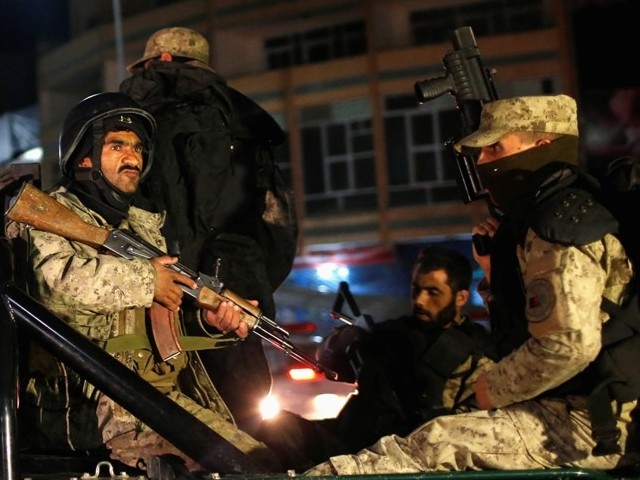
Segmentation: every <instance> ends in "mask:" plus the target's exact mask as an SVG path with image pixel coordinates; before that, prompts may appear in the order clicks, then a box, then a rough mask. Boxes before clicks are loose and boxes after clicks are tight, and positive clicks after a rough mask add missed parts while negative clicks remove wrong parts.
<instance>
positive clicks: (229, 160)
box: [120, 26, 297, 434]
mask: <svg viewBox="0 0 640 480" xmlns="http://www.w3.org/2000/svg"><path fill="white" fill-rule="evenodd" d="M128 70H129V72H130V73H131V76H130V77H129V78H127V79H125V80H124V81H123V82H122V84H121V85H120V91H121V92H123V93H126V94H128V95H130V96H131V97H133V98H134V99H136V100H137V101H138V102H139V103H140V104H141V105H142V106H143V107H144V108H145V109H146V110H147V111H149V112H150V113H151V114H152V115H153V117H154V118H155V120H156V123H157V124H158V134H157V135H156V143H155V151H156V157H155V158H156V161H155V162H154V164H153V166H152V168H151V169H150V171H149V175H148V176H147V177H146V179H145V181H144V182H142V183H141V185H140V190H139V195H138V196H137V198H136V203H137V204H139V205H141V206H144V207H146V208H147V209H150V210H155V211H160V210H166V212H167V221H166V224H165V227H164V229H163V233H164V235H165V237H166V238H167V242H168V245H169V247H170V248H171V250H172V251H173V253H175V254H179V256H180V259H181V262H182V263H183V264H185V265H187V266H189V267H190V268H192V269H193V270H196V271H201V272H204V273H206V274H216V273H217V274H218V275H219V277H220V279H221V280H222V281H223V282H224V283H225V285H226V286H227V287H229V288H230V289H232V290H233V291H234V292H236V293H237V294H239V295H241V296H243V297H245V298H249V299H256V300H258V302H259V305H260V308H261V310H262V311H263V312H264V314H265V315H266V316H267V317H269V318H272V319H275V305H274V300H273V292H274V291H275V290H276V289H277V288H278V286H279V285H280V283H281V282H282V281H283V280H284V279H285V278H286V277H287V275H288V274H289V272H290V270H291V267H292V266H293V259H294V257H295V252H296V243H297V226H296V220H295V216H294V215H293V205H292V202H291V201H290V188H289V186H288V185H287V184H286V182H285V181H284V179H283V177H282V174H281V172H280V170H279V168H278V166H277V164H276V162H275V155H276V153H277V152H276V150H275V149H276V147H279V146H281V147H284V144H283V141H284V138H285V137H284V132H283V131H282V129H281V128H280V126H279V125H278V124H277V123H276V122H275V120H274V119H273V118H272V117H271V116H270V115H269V114H268V113H267V112H266V111H264V110H263V109H262V108H261V107H259V106H258V105H257V104H256V103H255V102H253V101H252V100H250V99H249V98H247V97H246V96H245V95H243V94H241V93H240V92H238V91H237V90H235V89H233V88H231V87H230V86H228V85H227V84H226V81H225V80H224V78H222V77H221V76H220V75H219V74H217V73H216V72H215V71H214V69H213V68H211V66H210V48H209V42H208V41H207V39H206V38H205V36H204V35H202V34H201V33H199V32H197V31H195V30H193V29H190V28H185V27H178V26H175V27H168V28H162V29H160V30H158V31H156V32H155V33H153V34H152V35H151V36H150V37H149V39H148V41H147V43H146V46H145V49H144V53H143V54H142V56H141V57H140V58H138V59H137V60H135V61H134V62H133V63H132V64H131V65H129V66H128ZM218 260H219V262H218ZM218 263H219V266H217V265H218ZM185 313H186V314H187V315H191V314H192V313H193V312H185ZM224 350H227V352H222V349H219V350H212V351H208V352H205V353H204V354H203V361H204V363H205V365H206V367H207V370H208V371H209V373H210V374H211V376H212V378H213V379H214V381H215V384H216V388H217V389H218V391H219V392H220V394H221V395H222V397H223V398H224V400H225V402H226V403H227V405H228V406H229V408H230V410H231V412H232V413H233V416H234V419H235V420H236V422H237V423H238V425H239V426H240V427H241V428H242V429H244V430H245V431H247V432H249V433H252V434H253V433H255V432H256V428H258V426H259V423H260V421H261V418H260V414H259V409H258V407H259V404H260V401H261V400H262V399H263V397H266V396H267V395H268V393H269V391H270V388H271V373H270V371H269V366H268V364H267V360H266V356H265V354H264V352H263V349H262V343H261V341H260V338H259V337H257V336H254V335H252V336H250V337H249V338H248V339H247V340H246V341H245V342H243V343H242V345H239V346H237V347H235V348H233V349H224Z"/></svg>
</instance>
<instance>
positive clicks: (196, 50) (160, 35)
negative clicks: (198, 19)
mask: <svg viewBox="0 0 640 480" xmlns="http://www.w3.org/2000/svg"><path fill="white" fill-rule="evenodd" d="M162 52H169V53H170V54H171V55H172V56H174V57H183V58H189V59H191V60H197V61H198V62H201V63H202V65H200V66H202V67H203V68H207V69H209V70H211V67H209V42H207V39H206V38H205V37H204V36H203V35H201V34H200V33H198V32H196V31H195V30H191V29H190V28H184V27H169V28H163V29H160V30H158V31H156V32H155V33H153V34H152V35H151V36H150V37H149V39H148V40H147V44H146V46H145V48H144V54H143V55H142V57H141V58H139V59H138V60H136V61H135V62H133V63H132V64H131V65H129V66H127V71H129V72H131V70H132V69H133V68H135V67H138V66H141V65H142V64H143V63H144V62H146V61H147V60H150V59H152V58H156V57H159V56H160V55H161V54H162Z"/></svg>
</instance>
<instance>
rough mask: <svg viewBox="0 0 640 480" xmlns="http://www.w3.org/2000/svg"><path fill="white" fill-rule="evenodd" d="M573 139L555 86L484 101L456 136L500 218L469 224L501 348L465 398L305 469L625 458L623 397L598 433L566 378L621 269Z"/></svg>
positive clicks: (602, 316)
mask: <svg viewBox="0 0 640 480" xmlns="http://www.w3.org/2000/svg"><path fill="white" fill-rule="evenodd" d="M577 147H578V119H577V107H576V103H575V101H574V100H573V99H572V98H570V97H568V96H565V95H558V96H532V97H516V98H510V99H505V100H496V101H493V102H489V103H486V104H485V105H484V107H483V110H482V114H481V121H480V126H479V128H478V130H477V131H475V132H473V133H472V134H470V135H469V136H467V137H465V138H463V139H462V140H460V141H459V142H458V144H457V145H456V148H458V149H460V150H461V149H471V152H474V153H477V154H478V155H479V156H478V157H477V171H478V175H479V177H480V179H481V181H482V183H483V185H484V186H485V188H486V189H487V190H488V191H489V194H490V197H491V202H492V204H493V205H494V206H495V209H496V212H498V213H499V214H500V217H501V218H499V219H495V218H492V219H491V220H490V221H487V222H483V223H482V224H481V225H478V226H476V227H474V228H473V232H474V233H475V234H482V235H488V236H490V237H491V250H490V252H491V254H490V256H489V257H482V256H479V255H478V252H475V253H474V254H475V256H476V258H477V259H478V260H479V261H480V262H481V265H482V266H483V269H484V272H485V275H486V277H485V279H484V280H483V282H482V288H483V290H482V293H483V294H484V295H485V297H484V298H485V300H486V302H487V305H488V307H489V312H490V315H491V326H492V334H493V336H494V343H495V347H496V348H497V350H498V352H499V354H500V360H499V361H498V362H497V363H496V364H495V365H494V366H493V367H492V368H491V369H490V370H488V371H487V372H486V373H485V374H483V375H481V376H480V377H479V378H478V380H477V382H476V385H475V398H476V402H477V405H478V410H477V411H473V412H470V413H462V414H458V415H451V416H443V417H439V418H436V419H434V420H432V421H430V422H427V423H426V424H424V425H423V426H421V427H419V428H418V429H417V430H415V431H414V432H412V433H411V434H410V435H408V436H407V437H404V438H401V437H397V436H387V437H383V438H382V439H380V440H379V441H378V442H377V443H375V444H374V445H373V446H371V447H369V448H367V449H364V450H362V451H361V452H359V453H358V454H357V455H343V456H336V457H332V458H331V459H330V460H329V461H327V462H325V463H322V464H319V465H317V466H315V467H313V468H312V469H310V470H309V471H307V472H306V474H307V475H334V474H340V475H342V474H365V473H375V474H381V473H408V472H424V471H434V470H479V469H480V470H490V469H500V470H503V469H508V470H515V469H541V468H558V467H581V468H591V469H598V470H608V469H612V468H614V467H621V466H624V465H629V464H630V463H632V461H633V458H632V455H631V452H632V450H631V449H630V444H629V441H630V440H631V435H630V434H629V427H630V412H631V411H632V409H633V408H634V407H635V404H636V402H635V401H631V402H626V403H622V402H615V403H614V404H613V405H610V406H611V407H612V408H613V410H612V411H613V412H614V413H615V417H614V419H613V420H614V421H613V423H614V425H613V428H611V429H606V430H605V431H598V429H594V428H592V427H595V423H593V424H592V419H591V418H590V409H589V401H588V399H589V397H588V396H587V394H586V393H585V391H584V390H580V387H581V386H584V385H585V384H578V385H576V384H575V383H574V382H571V383H568V381H569V380H573V381H577V380H585V381H592V380H594V379H593V378H588V377H587V378H585V377H584V376H580V375H579V374H580V373H581V372H583V371H585V369H586V368H587V366H588V365H589V364H590V363H591V362H592V361H593V360H594V359H596V357H597V356H598V354H599V352H600V350H601V330H602V326H603V322H607V321H611V320H610V317H609V315H608V314H607V312H606V311H604V310H602V309H601V303H602V304H604V301H603V300H605V299H609V300H611V301H612V302H614V303H617V304H619V303H621V301H622V299H623V297H624V295H625V293H626V292H627V290H628V285H629V282H630V279H631V277H632V273H633V272H632V266H631V263H630V261H629V259H628V257H627V255H626V253H625V251H624V248H623V247H622V245H621V243H620V241H619V240H618V238H616V236H614V235H613V232H614V228H615V222H614V221H613V219H612V218H611V216H610V215H608V214H607V212H606V211H604V209H603V208H602V207H601V206H600V205H599V204H598V203H597V202H596V201H595V200H594V198H593V195H592V194H591V193H590V191H589V190H588V187H587V186H588V185H590V183H589V182H587V180H586V178H587V177H586V176H585V175H584V174H583V173H581V171H580V170H579V168H578V167H577V163H578V148H577ZM582 219H584V221H582ZM596 219H597V221H596ZM586 372H587V374H589V373H590V370H586ZM594 422H595V420H594ZM603 433H604V434H605V435H601V434H603ZM617 435H620V437H619V438H618V437H617Z"/></svg>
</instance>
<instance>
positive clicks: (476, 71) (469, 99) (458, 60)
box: [414, 27, 501, 254]
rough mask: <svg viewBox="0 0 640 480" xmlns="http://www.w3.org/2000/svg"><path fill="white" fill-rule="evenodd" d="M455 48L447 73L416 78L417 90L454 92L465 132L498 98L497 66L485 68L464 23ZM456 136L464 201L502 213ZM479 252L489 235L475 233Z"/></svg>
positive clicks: (431, 95) (429, 94) (455, 34)
mask: <svg viewBox="0 0 640 480" xmlns="http://www.w3.org/2000/svg"><path fill="white" fill-rule="evenodd" d="M451 43H452V45H453V50H452V51H450V52H448V53H447V54H446V55H445V56H444V57H443V58H442V64H443V65H444V69H445V75H443V76H442V77H437V78H432V79H428V80H422V81H419V82H416V83H415V85H414V90H415V94H416V98H417V100H418V102H420V103H424V102H427V101H429V100H433V99H435V98H437V97H439V96H441V95H443V94H445V93H450V94H451V95H452V96H453V98H454V99H455V102H456V107H457V108H458V111H459V112H460V115H461V117H462V136H465V135H468V134H470V133H472V132H473V131H475V130H477V129H478V126H479V125H480V113H481V112H482V105H483V104H484V103H485V102H491V101H493V100H497V99H498V93H497V90H496V87H495V83H494V81H493V73H494V71H493V70H490V69H488V68H485V67H484V65H483V64H482V59H481V58H480V50H479V49H478V45H477V44H476V39H475V36H474V35H473V30H472V29H471V27H460V28H457V29H455V30H453V31H452V32H451ZM454 144H455V140H454V139H449V140H447V142H445V146H446V148H447V150H448V151H449V152H450V155H451V156H453V157H454V160H455V162H456V166H457V168H458V184H459V185H460V186H461V188H462V190H463V198H462V201H463V202H464V203H469V202H472V201H475V200H487V202H486V203H487V206H488V208H489V211H490V213H491V215H493V216H495V217H500V215H501V214H500V212H497V211H496V209H495V207H494V206H493V204H492V203H491V202H490V201H489V199H488V198H489V196H488V194H487V192H486V190H485V189H484V187H483V186H482V182H481V181H480V178H479V177H478V173H477V172H476V166H475V164H476V158H475V156H472V155H467V154H465V153H461V152H458V151H456V150H455V148H454ZM473 242H474V244H475V246H476V250H477V251H478V253H480V254H482V253H483V252H485V253H488V248H489V242H490V238H489V237H482V236H480V235H474V236H473Z"/></svg>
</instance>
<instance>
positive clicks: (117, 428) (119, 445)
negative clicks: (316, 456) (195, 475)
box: [97, 391, 277, 471]
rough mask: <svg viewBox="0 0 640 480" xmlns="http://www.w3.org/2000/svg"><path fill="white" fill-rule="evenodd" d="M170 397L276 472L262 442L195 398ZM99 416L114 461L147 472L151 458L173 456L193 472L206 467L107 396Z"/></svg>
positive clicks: (176, 394)
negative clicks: (198, 402) (181, 460)
mask: <svg viewBox="0 0 640 480" xmlns="http://www.w3.org/2000/svg"><path fill="white" fill-rule="evenodd" d="M167 395H168V396H169V398H171V399H172V400H173V401H174V402H176V403H177V404H178V405H180V406H181V407H182V408H184V409H185V410H186V411H188V412H189V413H191V414H192V415H194V416H195V417H197V418H198V419H199V420H200V421H201V422H203V423H204V424H206V425H207V426H209V427H210V428H211V429H212V430H214V431H215V432H216V433H218V434H219V435H220V436H221V437H223V438H224V439H225V440H227V441H229V442H230V443H231V444H233V445H234V446H235V447H236V448H238V449H239V450H240V451H242V452H243V453H245V454H247V456H249V457H250V458H251V459H252V460H254V461H256V462H258V463H260V464H262V465H265V466H266V467H268V468H272V469H273V470H274V471H275V469H276V468H277V466H276V465H274V464H273V463H274V455H273V453H272V452H271V451H270V450H269V449H268V448H267V447H266V445H264V444H263V443H262V442H259V441H258V440H256V439H254V438H253V437H251V436H250V435H249V434H247V433H245V432H243V431H242V430H240V429H238V427H236V425H234V424H233V423H230V422H229V421H227V420H226V419H225V418H224V417H223V416H222V415H220V414H218V413H216V412H214V411H213V410H209V409H206V408H203V407H201V406H200V405H199V404H197V403H196V402H194V401H193V400H192V399H191V398H189V397H187V396H185V395H183V394H181V393H179V392H175V391H174V392H171V393H168V394H167ZM97 413H98V422H99V427H100V430H101V431H102V439H103V441H104V444H105V445H106V447H107V448H109V450H110V451H111V452H110V456H111V458H113V459H114V460H118V461H120V462H122V463H125V464H127V465H129V466H132V467H137V468H140V469H143V470H144V469H146V465H147V464H148V459H149V458H151V457H153V456H157V455H165V454H172V455H177V456H178V457H180V458H182V459H183V460H184V461H185V466H186V468H188V469H189V470H190V471H198V470H202V467H201V466H200V465H198V464H197V463H196V462H195V461H194V460H193V459H191V458H189V457H188V456H186V455H185V454H184V453H182V451H180V450H179V449H177V448H176V447H174V446H173V445H172V444H170V443H169V442H167V441H166V440H165V439H164V438H163V437H162V436H160V435H158V434H157V433H155V432H154V431H153V430H151V429H150V428H149V427H147V426H146V425H144V424H143V423H142V422H140V421H139V420H138V419H136V418H135V417H134V416H133V415H131V414H130V413H129V412H127V411H126V410H125V409H124V408H122V407H121V406H120V405H118V404H116V403H115V402H114V401H113V400H111V399H110V398H109V397H107V396H106V395H102V396H101V398H100V401H99V403H98V408H97Z"/></svg>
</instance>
